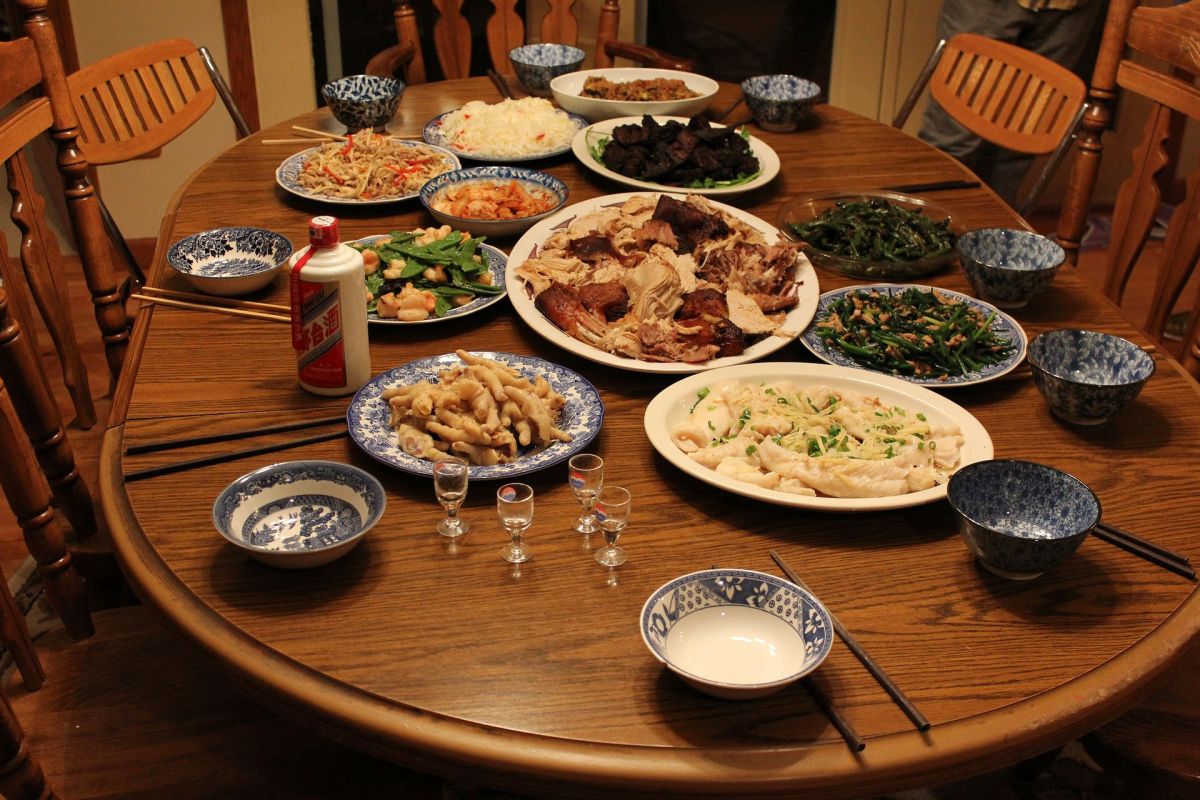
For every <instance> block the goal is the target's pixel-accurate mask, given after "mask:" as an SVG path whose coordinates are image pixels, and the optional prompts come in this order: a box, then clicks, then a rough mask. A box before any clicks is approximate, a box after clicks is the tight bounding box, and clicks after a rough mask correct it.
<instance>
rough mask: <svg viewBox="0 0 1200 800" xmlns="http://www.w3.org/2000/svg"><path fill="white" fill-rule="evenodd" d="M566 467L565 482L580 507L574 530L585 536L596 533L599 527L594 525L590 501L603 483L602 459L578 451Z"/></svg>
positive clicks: (594, 518)
mask: <svg viewBox="0 0 1200 800" xmlns="http://www.w3.org/2000/svg"><path fill="white" fill-rule="evenodd" d="M567 468H568V472H567V482H568V483H569V484H570V486H571V491H572V492H574V493H575V499H576V500H578V501H579V508H580V511H579V519H578V520H577V521H576V522H575V530H577V531H578V532H579V533H582V534H584V535H585V536H588V535H590V534H593V533H596V532H597V531H598V530H600V528H599V527H597V526H596V516H595V515H594V514H593V513H592V501H594V500H595V499H596V492H598V491H600V487H601V486H603V485H604V459H603V458H601V457H600V456H597V455H592V454H591V453H580V454H579V455H577V456H571V460H570V461H568V462H567Z"/></svg>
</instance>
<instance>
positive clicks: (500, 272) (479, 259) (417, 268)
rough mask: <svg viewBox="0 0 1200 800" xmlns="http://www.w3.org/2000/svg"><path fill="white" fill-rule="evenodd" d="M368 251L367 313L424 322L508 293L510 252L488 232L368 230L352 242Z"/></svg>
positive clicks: (372, 317) (384, 319) (387, 321)
mask: <svg viewBox="0 0 1200 800" xmlns="http://www.w3.org/2000/svg"><path fill="white" fill-rule="evenodd" d="M349 244H350V246H351V247H353V248H355V249H356V250H359V251H361V252H362V254H363V263H364V266H365V267H366V272H367V276H366V289H367V299H366V302H367V319H368V320H369V321H370V322H371V323H372V324H381V325H422V324H426V323H431V322H441V321H443V320H447V319H453V318H455V317H463V316H466V315H468V314H473V313H475V312H476V311H479V310H480V309H483V308H487V307H488V306H490V305H492V304H493V303H495V302H497V301H498V300H500V299H501V298H503V297H504V296H505V294H507V291H506V289H505V287H504V269H505V265H506V264H507V262H508V257H507V256H505V254H504V253H503V252H502V251H500V250H498V249H496V248H495V247H492V246H491V245H489V244H484V237H482V236H480V237H472V236H471V235H470V234H469V233H464V232H462V231H456V230H452V229H451V228H450V226H448V225H443V226H442V227H440V228H418V229H416V230H412V231H403V232H401V231H397V232H394V233H387V234H380V235H376V236H367V237H365V238H362V239H358V240H357V241H354V242H350V243H349Z"/></svg>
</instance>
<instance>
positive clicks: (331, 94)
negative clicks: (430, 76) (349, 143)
mask: <svg viewBox="0 0 1200 800" xmlns="http://www.w3.org/2000/svg"><path fill="white" fill-rule="evenodd" d="M405 88H407V87H406V86H405V85H404V82H403V81H398V80H396V79H395V78H387V77H382V76H378V75H350V76H348V77H345V78H340V79H338V80H336V81H330V82H329V83H327V84H325V85H324V86H323V87H321V96H322V97H324V98H325V102H326V103H327V104H328V105H329V110H330V112H331V113H332V114H333V116H334V117H335V118H336V119H337V121H338V122H340V123H342V124H343V125H345V126H346V128H347V129H348V130H349V131H351V132H353V131H358V130H362V129H364V128H382V127H383V126H385V125H387V124H388V122H390V121H391V119H392V117H393V116H395V114H396V107H397V106H398V105H400V98H401V97H402V96H403V95H404V90H405Z"/></svg>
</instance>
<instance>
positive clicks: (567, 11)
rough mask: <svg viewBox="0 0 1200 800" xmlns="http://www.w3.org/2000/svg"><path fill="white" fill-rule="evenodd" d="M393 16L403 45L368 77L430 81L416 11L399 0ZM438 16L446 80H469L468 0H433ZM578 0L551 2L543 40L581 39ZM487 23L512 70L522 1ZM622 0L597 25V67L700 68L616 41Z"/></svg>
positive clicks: (607, 1) (498, 59) (614, 0)
mask: <svg viewBox="0 0 1200 800" xmlns="http://www.w3.org/2000/svg"><path fill="white" fill-rule="evenodd" d="M394 3H395V11H394V13H393V15H392V16H393V19H394V21H395V24H396V38H397V39H398V40H399V44H397V45H394V46H393V47H390V48H388V49H387V50H384V51H383V52H382V53H379V54H378V55H376V56H375V57H374V58H372V59H371V60H370V61H369V62H368V63H367V68H366V72H367V74H368V75H392V74H394V73H395V72H396V71H397V70H399V69H400V68H401V67H403V68H404V80H405V81H407V82H408V83H413V84H415V83H424V82H425V81H426V80H427V75H428V73H427V70H426V65H425V56H424V54H423V53H422V52H421V43H420V37H419V34H418V25H417V14H416V11H414V10H413V6H412V3H411V2H408V0H394ZM433 4H434V6H436V7H437V10H438V18H437V20H436V21H435V22H434V23H433V26H432V28H433V42H434V47H435V50H436V51H437V59H438V64H439V65H440V66H441V70H442V75H443V77H445V78H465V77H467V76H468V75H469V74H470V68H471V25H470V23H469V22H468V21H467V18H466V17H465V16H464V15H463V12H462V6H463V0H433ZM574 4H575V0H548V5H549V9H548V10H547V11H546V16H545V17H543V18H542V24H541V28H540V30H539V39H538V41H543V42H559V43H562V44H571V45H575V44H578V43H579V20H578V19H577V18H576V16H575V14H574V12H573V11H572V10H571V6H573V5H574ZM491 5H492V8H493V13H492V15H491V16H490V17H489V18H488V21H487V31H486V34H487V49H488V56H489V58H490V60H491V63H492V66H493V67H495V68H496V69H498V70H499V71H500V72H505V71H507V68H508V51H509V50H512V49H513V48H514V47H520V46H521V45H523V44H525V22H524V20H523V19H521V16H520V15H519V14H517V12H516V5H517V0H493V1H492V3H491ZM620 17H621V4H620V2H619V0H604V4H603V6H601V8H600V18H599V21H598V22H597V26H596V52H595V59H594V63H595V66H596V67H611V66H612V65H613V59H614V58H628V59H630V60H632V61H634V62H636V63H638V64H640V65H642V66H647V67H659V68H663V69H682V70H693V69H695V66H696V65H695V62H693V61H690V60H688V59H682V58H678V57H676V56H672V55H670V54H667V53H663V52H660V51H658V50H655V49H654V48H652V47H646V46H645V45H640V44H636V43H633V42H621V41H618V40H617V30H618V28H619V25H620Z"/></svg>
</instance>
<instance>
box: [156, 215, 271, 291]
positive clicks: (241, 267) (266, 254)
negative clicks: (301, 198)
mask: <svg viewBox="0 0 1200 800" xmlns="http://www.w3.org/2000/svg"><path fill="white" fill-rule="evenodd" d="M291 255H292V243H291V242H290V241H288V239H287V237H285V236H284V235H283V234H280V233H275V232H274V231H268V230H264V229H263V228H216V229H214V230H211V231H204V232H203V233H194V234H192V235H191V236H188V237H187V238H185V239H180V240H179V241H178V242H176V243H175V244H173V245H171V249H170V250H168V251H167V263H168V264H170V265H171V266H172V267H173V268H174V269H175V271H176V272H178V273H179V274H180V275H182V276H183V279H184V280H186V281H187V282H188V283H190V284H191V285H192V286H194V287H195V288H197V289H199V290H200V291H202V292H205V293H207V294H216V295H224V296H232V295H239V294H248V293H250V292H253V291H257V290H258V289H261V288H263V287H264V286H266V285H267V284H268V283H270V282H271V281H273V280H274V279H275V274H276V273H277V272H278V271H279V267H280V265H281V264H283V263H284V262H285V261H287V260H288V257H290V256H291Z"/></svg>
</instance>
